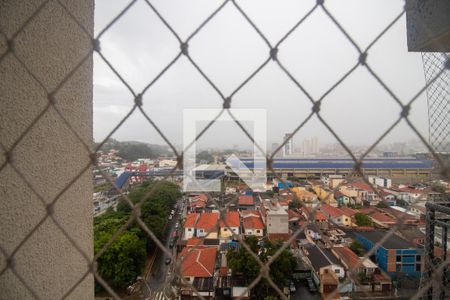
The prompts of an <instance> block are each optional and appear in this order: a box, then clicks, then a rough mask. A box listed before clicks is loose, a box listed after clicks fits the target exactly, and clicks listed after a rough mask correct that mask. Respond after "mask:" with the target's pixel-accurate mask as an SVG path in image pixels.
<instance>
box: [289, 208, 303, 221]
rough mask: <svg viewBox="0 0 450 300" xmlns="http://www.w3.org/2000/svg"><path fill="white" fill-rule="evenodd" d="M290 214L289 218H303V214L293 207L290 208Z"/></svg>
mask: <svg viewBox="0 0 450 300" xmlns="http://www.w3.org/2000/svg"><path fill="white" fill-rule="evenodd" d="M288 216H289V220H291V219H293V218H297V219H299V220H300V219H303V216H302V215H301V214H299V213H298V212H296V211H294V210H292V209H288Z"/></svg>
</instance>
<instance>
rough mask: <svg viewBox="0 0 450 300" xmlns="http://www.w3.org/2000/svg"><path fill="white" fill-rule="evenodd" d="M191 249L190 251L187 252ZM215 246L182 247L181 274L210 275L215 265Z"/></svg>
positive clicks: (193, 275) (190, 275)
mask: <svg viewBox="0 0 450 300" xmlns="http://www.w3.org/2000/svg"><path fill="white" fill-rule="evenodd" d="M191 249H192V252H189V251H190V250H191ZM216 254H217V248H216V247H206V248H205V247H198V248H188V247H184V248H183V250H182V251H181V253H180V256H179V257H180V259H181V276H185V277H187V276H189V277H212V276H213V274H214V267H215V265H216Z"/></svg>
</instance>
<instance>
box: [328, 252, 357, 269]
mask: <svg viewBox="0 0 450 300" xmlns="http://www.w3.org/2000/svg"><path fill="white" fill-rule="evenodd" d="M332 250H333V251H334V252H335V253H337V255H338V256H339V258H340V259H341V260H342V261H343V262H344V264H346V265H347V268H348V269H355V268H358V267H359V266H360V264H359V257H358V256H357V255H356V254H355V253H354V252H353V251H352V250H351V249H350V248H348V247H333V248H332Z"/></svg>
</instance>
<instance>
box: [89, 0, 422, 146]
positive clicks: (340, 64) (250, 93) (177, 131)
mask: <svg viewBox="0 0 450 300" xmlns="http://www.w3.org/2000/svg"><path fill="white" fill-rule="evenodd" d="M128 2H129V1H125V0H120V1H119V0H114V1H111V0H97V1H96V17H95V21H96V25H95V31H96V33H98V32H99V31H101V30H102V29H103V28H104V26H105V25H106V24H107V23H108V22H109V21H110V20H112V18H113V17H114V16H115V15H117V14H118V13H119V12H120V10H121V9H122V8H124V7H125V6H126V5H127V3H128ZM325 2H326V7H327V8H328V9H329V11H330V12H331V13H332V14H333V15H334V16H335V17H336V18H337V19H338V20H339V22H340V23H341V24H342V26H343V27H344V28H345V29H346V30H347V32H348V33H349V35H350V36H352V37H353V38H354V40H355V41H356V43H357V44H358V45H359V46H360V47H361V48H365V47H366V46H367V45H368V44H369V43H370V42H371V41H372V40H373V39H374V38H375V37H376V36H377V35H378V33H380V32H381V31H382V30H383V29H384V28H385V27H386V26H387V25H388V24H389V23H390V22H391V21H392V20H393V19H394V18H395V17H396V16H397V15H398V14H399V13H400V12H401V11H402V9H403V5H404V2H403V1H395V0H334V1H332V0H328V1H325ZM221 3H222V1H213V0H202V1H200V0H197V1H191V0H178V1H174V0H158V1H152V4H153V5H154V6H155V7H156V8H157V9H158V10H159V11H160V13H161V15H162V16H164V18H166V20H167V22H168V23H169V24H170V25H172V26H173V28H174V29H175V31H176V32H177V33H178V34H179V36H180V37H181V39H182V40H185V39H186V38H187V37H188V36H189V35H190V34H191V33H192V32H193V31H194V30H195V28H196V27H197V26H198V25H199V24H200V23H201V22H202V21H203V20H204V19H205V18H206V17H207V16H208V15H209V14H211V12H212V11H214V10H215V9H216V8H217V7H218V6H219V5H220V4H221ZM314 3H315V1H309V0H308V1H307V0H301V1H299V0H297V1H262V0H252V1H249V0H246V1H238V4H239V5H240V6H241V7H242V9H243V10H244V11H245V12H246V13H247V14H248V16H249V17H250V18H251V19H252V20H253V21H254V22H255V24H256V25H257V26H258V27H259V29H260V30H261V31H262V32H263V33H264V35H265V36H266V37H267V38H268V40H269V41H270V43H271V44H272V45H273V44H275V43H277V42H278V40H279V39H280V38H281V37H282V36H283V35H284V34H285V33H286V32H287V31H289V29H290V28H292V26H293V25H294V24H296V22H297V21H298V20H299V19H300V18H301V17H302V16H304V15H305V14H306V12H307V11H309V10H310V9H311V8H312V7H313V6H314ZM101 49H102V53H103V54H104V55H105V56H106V57H107V58H108V60H110V62H111V64H112V65H114V67H115V68H116V69H117V70H118V71H119V72H120V74H121V75H122V76H123V78H124V79H125V80H126V81H127V82H128V83H129V84H130V85H131V87H132V88H133V89H134V90H135V91H136V92H140V91H141V90H142V89H143V88H144V87H145V86H146V85H147V84H148V83H149V82H150V81H151V80H153V78H154V77H155V76H156V75H157V74H158V73H159V72H160V71H161V70H162V69H163V68H164V67H165V66H166V65H167V64H168V63H169V62H170V61H171V60H172V59H173V58H174V57H175V56H176V55H177V54H178V52H179V43H178V41H177V40H176V38H175V37H174V36H173V35H172V34H171V32H170V31H169V30H168V29H167V28H166V27H165V26H164V24H163V23H162V22H161V21H160V20H159V19H158V18H157V16H156V15H155V13H153V12H152V10H151V9H150V8H149V7H148V5H147V4H146V3H145V2H144V1H142V0H139V1H137V3H136V4H135V5H134V6H133V7H131V9H130V10H129V11H128V12H127V13H126V14H125V15H124V16H123V17H122V18H121V19H120V20H119V21H118V22H117V23H116V24H115V25H114V26H113V27H112V28H111V29H110V30H108V31H107V32H106V33H105V34H104V35H103V36H102V37H101ZM189 53H190V54H191V56H192V58H193V59H194V60H195V61H196V62H197V64H198V65H199V66H200V67H201V68H202V69H203V71H204V72H205V73H206V74H207V75H208V76H209V77H210V78H211V80H212V81H213V82H214V83H215V84H216V85H217V86H218V88H219V89H220V90H221V91H222V92H223V93H224V95H225V96H228V95H229V94H230V93H231V92H232V91H233V90H234V89H235V88H236V87H237V86H238V85H239V84H240V83H241V82H242V81H243V80H245V78H247V77H248V76H249V75H250V74H251V73H252V72H253V71H254V70H255V69H256V68H257V67H258V66H259V65H260V64H262V63H263V62H264V60H265V59H266V58H267V57H268V53H269V48H268V47H267V45H266V44H265V43H264V41H263V40H262V39H261V38H260V37H259V36H258V34H257V33H256V32H255V30H254V29H253V28H251V27H250V25H249V24H248V23H247V22H246V20H245V19H244V17H243V16H242V15H241V14H240V13H239V12H238V11H237V9H236V8H235V7H234V6H233V4H232V3H231V2H230V3H228V4H227V5H226V6H225V7H224V9H222V11H220V12H219V13H218V14H217V15H216V16H215V17H214V18H213V19H212V20H211V22H210V23H209V24H208V25H207V26H206V27H205V28H204V29H203V30H201V31H200V32H199V34H198V35H197V36H195V37H194V38H193V39H192V41H191V42H190V43H189ZM278 57H279V59H280V61H281V62H282V63H283V64H284V65H285V66H286V68H287V69H288V70H289V71H290V72H291V73H292V75H293V76H294V77H295V78H296V79H297V80H298V81H299V82H300V83H301V84H302V85H303V86H304V87H305V89H306V90H307V91H308V92H309V93H310V94H311V95H312V97H314V99H317V98H319V97H320V96H322V94H323V93H324V92H325V91H327V90H328V89H329V87H330V86H332V85H333V84H334V83H335V82H336V81H337V80H338V79H339V78H340V77H341V76H342V75H343V74H345V72H347V70H349V69H350V68H351V67H352V66H353V65H354V64H355V63H356V61H357V59H358V52H357V51H356V50H355V48H354V47H353V46H352V45H351V44H350V43H349V42H348V41H347V40H346V38H345V36H344V35H343V34H342V33H341V32H339V30H338V29H337V27H336V26H335V25H334V24H333V23H332V21H331V20H330V19H329V18H328V17H327V15H326V14H325V13H324V12H323V11H322V10H321V9H320V8H319V9H317V10H316V11H315V12H314V13H313V14H312V15H311V16H310V17H309V18H308V19H307V20H306V21H305V22H304V23H303V24H302V25H300V27H298V29H297V30H296V31H295V32H294V33H293V34H291V35H290V36H289V37H288V38H287V39H286V41H285V42H284V43H282V44H281V46H280V49H279V53H278ZM94 63H95V68H94V138H95V140H96V141H99V140H101V139H103V138H104V137H105V136H106V135H107V134H108V133H109V132H110V131H111V130H112V129H113V128H114V126H115V125H116V124H117V123H118V122H119V121H120V120H121V119H122V118H123V117H124V116H125V115H126V113H127V112H128V111H129V110H130V109H131V107H132V105H133V99H132V96H131V94H130V92H129V91H128V90H127V89H126V88H125V86H124V85H123V84H122V83H121V82H120V81H119V80H118V79H117V77H116V76H115V75H114V74H113V73H112V72H111V71H110V70H109V68H108V67H107V65H106V64H105V63H104V62H102V60H101V59H100V58H99V57H98V55H97V54H96V55H95V57H94ZM368 63H369V64H370V65H371V66H372V68H373V69H374V71H375V72H376V73H377V74H378V75H379V76H380V77H381V78H382V79H383V80H384V81H385V82H386V84H387V85H388V86H389V87H390V88H391V89H392V90H393V91H394V93H396V94H397V95H398V97H399V98H400V99H401V100H402V102H404V103H406V102H407V101H409V100H410V99H411V98H412V97H413V96H414V95H415V94H416V93H417V91H418V90H419V89H420V88H421V87H423V86H424V85H425V80H424V75H423V74H424V73H423V66H422V59H421V56H420V53H409V52H408V51H407V45H406V18H405V17H404V16H403V17H402V18H401V19H400V20H399V21H398V22H397V23H396V24H395V25H394V27H392V28H391V29H390V30H389V32H388V33H387V34H386V35H385V36H383V37H382V38H381V39H380V40H379V41H378V42H377V43H376V44H375V46H373V47H372V48H371V49H370V51H369V55H368ZM143 101H144V106H143V107H144V109H145V111H146V112H147V113H148V115H149V116H150V117H151V118H152V119H153V120H154V121H155V123H156V124H158V126H159V127H160V128H161V129H162V130H163V131H164V133H165V134H166V135H167V137H168V138H169V140H170V141H172V142H173V143H174V144H178V145H179V144H181V143H182V132H183V120H182V116H183V109H185V108H220V107H222V100H221V98H220V97H219V95H218V94H217V93H216V91H215V90H214V89H213V88H211V86H210V85H209V84H208V83H207V82H206V81H205V80H204V79H203V78H202V77H201V75H200V74H199V72H198V71H197V70H196V69H195V68H194V67H193V66H192V65H191V64H190V62H189V61H188V60H187V59H186V58H185V57H181V58H180V59H179V60H178V61H177V62H176V63H175V65H174V66H172V68H171V69H169V70H168V72H167V73H166V74H164V75H163V76H162V77H161V78H160V79H159V80H158V81H157V82H156V83H155V84H154V85H153V86H152V87H151V88H150V89H149V90H148V91H147V92H146V93H145V95H144V98H143ZM232 107H234V108H263V109H267V123H268V124H267V134H268V137H267V140H268V143H269V145H270V144H271V143H274V142H278V143H280V142H282V140H283V136H284V134H285V133H288V132H292V131H293V130H294V128H296V127H297V125H298V124H300V123H301V122H302V121H303V120H304V119H305V118H306V116H307V115H308V114H309V113H310V111H311V104H310V102H309V100H308V99H307V98H306V96H305V95H304V94H303V93H302V92H301V91H300V90H299V89H298V88H297V87H296V86H295V85H294V84H293V83H292V82H291V81H290V79H289V78H288V77H287V76H286V75H285V74H284V73H283V72H282V71H281V70H280V68H279V67H278V65H277V64H276V63H275V62H273V61H271V62H269V64H268V65H267V66H266V67H265V68H264V69H263V70H262V71H261V72H260V73H259V74H258V75H256V77H254V78H253V80H252V81H250V82H249V83H248V84H247V85H246V86H245V87H244V88H242V89H241V90H240V91H239V92H238V93H237V94H236V95H235V96H234V97H233V99H232ZM321 113H322V116H323V117H324V118H325V120H327V122H328V123H329V124H330V126H332V127H333V128H334V129H335V131H336V132H337V133H338V134H339V136H341V137H342V139H343V140H344V142H346V143H348V144H353V145H368V144H370V143H373V142H374V141H375V140H376V139H377V138H378V137H379V136H380V135H381V134H382V133H383V132H384V131H385V130H386V129H387V128H388V127H389V126H390V125H391V124H392V123H393V122H394V121H395V119H396V118H397V117H398V115H399V113H400V107H399V105H398V104H396V103H395V102H394V100H393V99H392V98H391V97H390V96H389V94H388V93H386V92H385V91H384V90H383V88H382V87H381V86H380V85H379V84H378V83H377V82H376V81H375V79H374V78H373V77H371V75H370V74H369V72H368V71H367V70H366V69H365V68H364V67H359V68H358V69H357V70H356V71H355V72H354V73H353V74H352V75H351V76H350V77H348V78H347V79H346V80H345V81H344V82H343V83H342V84H341V85H340V86H339V87H338V88H336V89H335V90H334V91H333V92H332V93H331V94H329V95H328V96H327V97H326V98H325V100H324V103H323V104H322V110H321ZM427 114H428V110H427V106H426V95H425V94H423V95H422V96H421V97H420V98H419V99H417V101H416V102H415V103H414V105H413V108H412V110H411V119H412V121H413V123H414V124H415V125H416V126H417V128H418V129H419V130H420V132H421V133H422V134H423V135H424V136H426V137H427V136H428V135H427V131H428V123H427ZM313 136H317V137H318V139H319V143H320V144H325V143H333V142H335V141H336V140H335V139H334V138H333V137H332V136H331V134H330V133H329V132H328V131H327V129H326V128H325V127H324V126H323V125H322V124H321V123H320V122H319V120H318V119H317V118H316V117H313V118H312V119H311V120H310V121H309V123H308V124H307V125H306V126H305V127H304V128H303V129H301V130H300V132H299V133H298V134H297V135H296V136H295V138H294V144H299V143H301V141H302V140H303V139H305V138H311V137H313ZM113 137H114V138H116V139H119V140H138V141H146V142H150V143H156V144H162V143H163V140H162V139H161V138H160V137H159V135H158V133H157V132H156V131H155V130H154V129H153V128H152V127H151V125H150V124H149V123H148V122H147V121H146V120H145V119H144V117H143V116H142V114H141V113H140V112H139V111H136V112H135V113H134V114H133V115H132V116H131V117H130V118H129V119H128V121H126V123H124V124H123V126H122V127H121V128H120V129H119V130H118V131H117V132H116V133H115V134H114V136H113ZM412 138H413V139H414V138H415V136H414V133H413V132H412V131H411V129H409V127H408V126H407V124H406V123H405V122H402V123H401V124H399V126H397V128H396V129H395V130H394V131H392V133H391V134H389V135H388V136H387V137H386V139H385V140H384V142H386V143H391V142H397V141H408V140H410V139H412ZM244 141H246V137H245V136H244V134H243V133H242V132H241V131H240V129H239V128H238V127H237V126H235V125H234V126H230V124H222V126H217V127H213V128H211V131H210V132H208V134H206V135H205V136H204V140H203V142H202V144H203V145H207V146H215V147H232V146H233V145H239V144H244V143H247V142H244Z"/></svg>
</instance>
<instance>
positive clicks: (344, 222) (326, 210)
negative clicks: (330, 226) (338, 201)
mask: <svg viewBox="0 0 450 300" xmlns="http://www.w3.org/2000/svg"><path fill="white" fill-rule="evenodd" d="M319 210H320V211H321V212H322V213H323V214H324V215H325V216H326V217H327V218H328V219H329V220H330V221H331V222H332V223H334V224H336V225H341V226H351V225H352V218H351V217H350V216H348V215H346V214H345V213H344V212H343V211H342V210H341V209H339V208H337V207H333V206H331V205H328V204H323V205H322V206H320V208H319Z"/></svg>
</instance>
